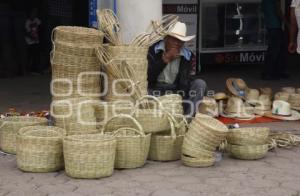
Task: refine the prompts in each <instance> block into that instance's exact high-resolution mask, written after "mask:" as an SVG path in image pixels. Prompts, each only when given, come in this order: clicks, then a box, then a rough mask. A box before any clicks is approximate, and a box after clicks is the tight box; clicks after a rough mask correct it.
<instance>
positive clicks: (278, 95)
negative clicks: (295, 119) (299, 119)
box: [274, 92, 290, 101]
mask: <svg viewBox="0 0 300 196" xmlns="http://www.w3.org/2000/svg"><path fill="white" fill-rule="evenodd" d="M289 97H290V94H289V93H287V92H278V93H276V94H275V97H274V100H282V101H288V100H289Z"/></svg>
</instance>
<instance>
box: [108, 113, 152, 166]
mask: <svg viewBox="0 0 300 196" xmlns="http://www.w3.org/2000/svg"><path fill="white" fill-rule="evenodd" d="M118 119H125V120H127V121H131V122H133V125H134V126H132V127H128V126H127V125H125V126H124V125H123V127H120V128H118V129H116V130H115V129H113V130H112V129H109V130H108V127H109V125H110V124H114V123H117V124H118V126H120V124H119V123H118V122H115V120H118ZM103 130H104V131H105V132H106V131H112V132H113V135H114V136H115V138H116V140H117V151H116V160H115V168H119V169H133V168H138V167H142V166H143V165H144V164H145V163H146V160H147V156H148V153H149V148H150V139H151V134H147V135H145V133H144V131H143V128H142V126H141V125H140V124H139V122H138V121H137V120H136V119H134V118H133V117H131V116H129V115H124V114H120V115H117V116H114V117H112V118H111V119H110V120H108V121H107V123H106V125H105V126H104V128H103Z"/></svg>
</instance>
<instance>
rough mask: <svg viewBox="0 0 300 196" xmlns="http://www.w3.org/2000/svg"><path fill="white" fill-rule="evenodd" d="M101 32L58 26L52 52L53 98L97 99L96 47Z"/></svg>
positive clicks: (98, 65)
mask: <svg viewBox="0 0 300 196" xmlns="http://www.w3.org/2000/svg"><path fill="white" fill-rule="evenodd" d="M103 37H104V35H103V33H101V31H97V30H95V29H91V28H84V27H72V26H58V27H56V28H55V29H54V30H53V35H52V42H53V51H52V53H51V64H52V85H51V86H52V89H51V90H52V95H53V99H54V100H57V99H65V98H73V97H91V96H93V97H100V63H99V61H98V59H97V57H96V52H95V51H96V50H95V49H96V48H99V47H102V43H103Z"/></svg>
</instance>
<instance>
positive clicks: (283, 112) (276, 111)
mask: <svg viewBox="0 0 300 196" xmlns="http://www.w3.org/2000/svg"><path fill="white" fill-rule="evenodd" d="M264 115H265V116H267V117H269V118H275V119H279V120H288V121H293V120H300V113H299V112H297V111H295V110H292V109H291V104H289V103H288V102H286V101H282V100H276V101H274V102H273V108H272V111H269V112H266V113H265V114H264Z"/></svg>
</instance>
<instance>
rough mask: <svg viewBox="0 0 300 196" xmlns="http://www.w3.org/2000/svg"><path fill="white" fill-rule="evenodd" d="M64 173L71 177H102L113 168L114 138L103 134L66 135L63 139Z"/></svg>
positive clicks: (110, 173) (108, 174)
mask: <svg viewBox="0 0 300 196" xmlns="http://www.w3.org/2000/svg"><path fill="white" fill-rule="evenodd" d="M63 152H64V160H65V171H66V174H67V175H68V176H70V177H73V178H102V177H107V176H111V175H112V173H113V169H114V162H115V154H116V140H115V138H114V137H113V136H109V135H104V134H87V135H72V136H67V137H65V138H64V140H63Z"/></svg>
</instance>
